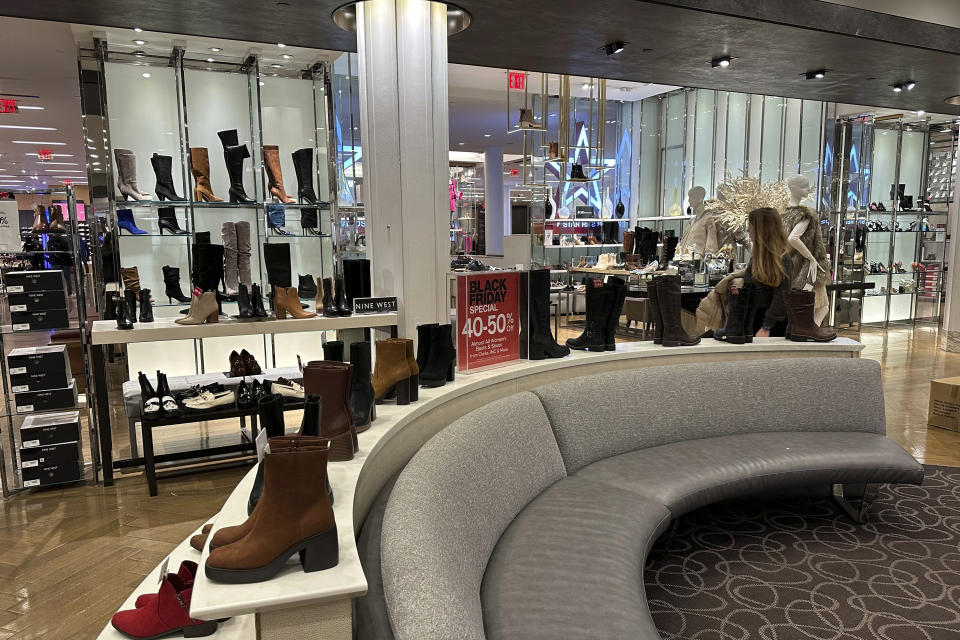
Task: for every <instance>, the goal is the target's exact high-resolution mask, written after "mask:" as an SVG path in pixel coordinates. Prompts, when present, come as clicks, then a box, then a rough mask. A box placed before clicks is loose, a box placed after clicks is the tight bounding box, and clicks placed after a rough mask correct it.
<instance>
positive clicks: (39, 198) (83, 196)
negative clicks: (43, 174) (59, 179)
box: [16, 185, 90, 211]
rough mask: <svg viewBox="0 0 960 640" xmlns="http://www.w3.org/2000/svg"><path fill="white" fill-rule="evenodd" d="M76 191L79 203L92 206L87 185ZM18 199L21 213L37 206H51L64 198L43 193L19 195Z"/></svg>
mask: <svg viewBox="0 0 960 640" xmlns="http://www.w3.org/2000/svg"><path fill="white" fill-rule="evenodd" d="M74 191H75V192H76V194H77V201H78V202H84V203H86V204H90V189H89V188H88V187H87V185H77V186H76V187H74ZM16 197H17V208H18V209H20V210H21V211H23V210H27V209H33V207H34V206H35V205H38V204H42V205H49V204H50V203H52V202H53V201H54V199H56V200H62V198H60V197H57V198H54V197H52V196H51V195H50V194H43V193H18V194H16Z"/></svg>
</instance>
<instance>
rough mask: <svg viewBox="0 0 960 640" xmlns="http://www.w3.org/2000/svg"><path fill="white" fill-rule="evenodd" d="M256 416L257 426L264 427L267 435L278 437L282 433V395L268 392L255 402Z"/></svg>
mask: <svg viewBox="0 0 960 640" xmlns="http://www.w3.org/2000/svg"><path fill="white" fill-rule="evenodd" d="M257 417H258V418H259V420H260V425H259V427H260V428H261V429H266V431H267V437H269V438H279V437H280V436H282V435H283V434H284V430H285V429H284V423H283V396H281V395H280V394H279V393H270V394H267V395H265V396H263V397H262V398H260V401H259V402H258V403H257Z"/></svg>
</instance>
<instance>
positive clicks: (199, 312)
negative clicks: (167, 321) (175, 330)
mask: <svg viewBox="0 0 960 640" xmlns="http://www.w3.org/2000/svg"><path fill="white" fill-rule="evenodd" d="M219 320H220V305H219V304H218V303H217V294H216V293H214V292H213V291H204V292H203V293H202V294H200V295H199V296H193V298H192V299H191V300H190V311H189V312H187V315H186V317H184V318H177V319H176V320H174V322H176V323H177V324H188V325H189V324H204V323H214V322H218V321H219Z"/></svg>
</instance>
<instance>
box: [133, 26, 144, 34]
mask: <svg viewBox="0 0 960 640" xmlns="http://www.w3.org/2000/svg"><path fill="white" fill-rule="evenodd" d="M133 30H134V31H136V32H137V33H143V29H141V28H140V27H134V28H133Z"/></svg>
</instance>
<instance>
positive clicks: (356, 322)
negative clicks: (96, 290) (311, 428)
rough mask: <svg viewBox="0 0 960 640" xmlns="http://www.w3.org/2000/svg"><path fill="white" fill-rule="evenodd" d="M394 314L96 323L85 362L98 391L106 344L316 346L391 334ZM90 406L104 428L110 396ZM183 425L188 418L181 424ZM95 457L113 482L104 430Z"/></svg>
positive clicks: (104, 395) (109, 445) (109, 437)
mask: <svg viewBox="0 0 960 640" xmlns="http://www.w3.org/2000/svg"><path fill="white" fill-rule="evenodd" d="M397 318H398V315H397V314H396V313H374V314H366V315H353V316H346V317H338V318H324V317H315V318H304V319H287V320H276V319H271V320H264V321H261V322H242V321H239V320H232V319H222V320H220V321H219V322H216V323H212V324H200V325H179V324H176V323H175V322H174V319H173V318H157V319H156V320H155V321H154V322H141V323H137V324H135V325H134V327H133V329H127V330H121V329H117V324H116V322H114V321H113V320H98V321H96V322H93V323H92V325H91V327H92V328H91V333H90V345H91V350H92V357H91V361H92V364H93V367H92V378H93V380H94V381H95V383H96V386H97V388H98V389H108V387H107V382H106V361H105V358H104V350H105V348H106V347H108V346H119V345H123V346H130V345H136V344H143V343H149V342H157V343H161V345H167V344H176V342H177V341H189V340H204V339H206V340H211V339H217V338H227V339H229V340H228V342H229V343H231V344H237V343H238V342H239V340H241V339H243V338H258V339H262V340H265V341H266V340H269V341H271V342H272V341H273V340H274V336H278V335H284V334H307V333H309V334H313V335H316V336H317V339H316V342H317V343H319V341H320V340H319V336H320V335H321V334H320V333H319V332H323V331H344V330H349V329H360V330H365V331H368V330H370V329H375V328H378V329H386V330H389V331H390V332H391V334H395V333H396V328H397ZM95 400H96V406H95V407H94V411H95V413H96V414H97V416H99V419H100V423H101V424H109V420H110V394H109V392H107V393H100V394H97V396H96V398H95ZM184 422H189V420H184ZM100 456H101V462H102V467H103V480H104V483H105V484H108V485H109V484H112V483H113V468H114V459H113V443H112V435H111V434H110V432H109V430H108V429H104V432H103V433H102V434H101V438H100Z"/></svg>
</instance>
